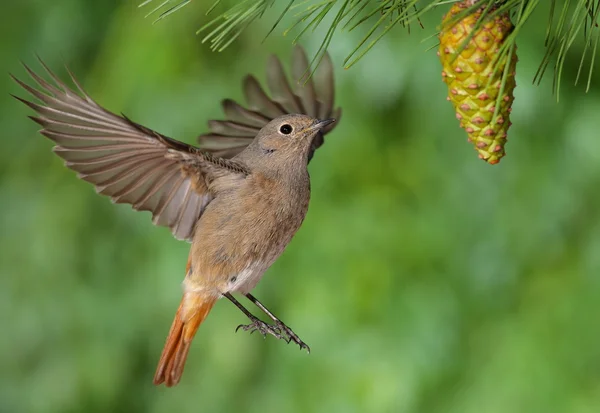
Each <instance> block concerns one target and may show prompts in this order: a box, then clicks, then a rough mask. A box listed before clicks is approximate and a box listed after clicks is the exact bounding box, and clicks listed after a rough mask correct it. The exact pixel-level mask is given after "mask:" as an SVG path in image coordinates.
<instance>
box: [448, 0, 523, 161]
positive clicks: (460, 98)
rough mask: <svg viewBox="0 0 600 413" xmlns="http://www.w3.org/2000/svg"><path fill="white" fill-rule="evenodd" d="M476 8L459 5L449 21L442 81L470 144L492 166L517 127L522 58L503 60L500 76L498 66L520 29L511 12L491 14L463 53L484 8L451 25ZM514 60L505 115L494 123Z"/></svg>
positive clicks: (503, 108) (466, 3)
mask: <svg viewBox="0 0 600 413" xmlns="http://www.w3.org/2000/svg"><path fill="white" fill-rule="evenodd" d="M471 4H472V0H465V1H462V2H460V3H456V4H454V5H453V6H452V8H451V9H450V11H449V12H448V13H447V14H446V15H445V16H444V18H443V20H442V31H441V33H440V48H439V51H438V56H439V57H440V60H441V62H442V67H443V71H442V77H443V79H444V82H446V84H447V85H448V98H447V99H448V100H449V101H451V102H452V105H453V106H454V109H455V110H456V117H457V118H458V120H459V121H460V127H461V128H464V129H465V130H466V131H467V134H468V136H469V138H468V141H469V142H472V143H473V145H474V146H475V149H476V150H477V152H479V157H480V158H481V159H483V160H485V161H486V162H488V163H490V164H496V163H498V162H500V159H501V158H502V157H503V156H504V154H505V151H504V145H505V144H506V140H507V139H506V136H507V132H508V128H509V127H510V125H511V123H510V111H511V106H512V103H513V101H514V96H513V91H514V89H515V87H516V83H515V68H516V64H517V56H516V53H512V56H511V54H510V53H508V54H507V55H505V56H504V57H502V59H501V61H500V64H499V65H498V68H497V70H496V72H494V67H493V61H494V59H495V58H496V56H497V55H498V53H499V51H500V47H501V46H502V44H503V43H504V41H506V38H507V37H508V35H509V34H510V33H511V31H512V30H513V28H514V26H513V24H512V22H511V21H510V16H509V14H508V12H506V13H502V14H500V15H497V16H495V17H493V18H490V17H489V14H490V13H491V12H493V10H491V11H490V13H488V17H486V18H485V21H484V22H483V24H481V25H480V27H479V28H478V29H477V32H476V33H474V34H473V36H472V37H471V39H470V40H469V41H468V43H467V44H466V45H465V46H464V48H463V49H462V50H460V48H461V47H462V46H463V43H464V41H465V40H466V39H467V38H468V37H469V35H470V34H471V32H472V31H473V30H474V28H475V25H476V23H477V21H478V20H479V19H480V18H481V14H482V11H483V8H479V9H477V10H476V11H475V12H474V13H472V14H469V15H467V16H465V17H464V18H462V19H461V20H458V21H457V22H456V23H455V24H451V23H452V20H453V19H455V16H456V15H457V14H458V13H460V12H461V11H463V10H464V9H466V8H468V7H469V6H470V5H471ZM515 50H516V49H515ZM457 53H458V54H457ZM509 59H510V61H509V62H508V64H509V68H508V76H507V79H506V84H505V86H504V90H503V93H502V97H501V101H500V102H501V103H500V105H501V106H500V110H499V112H498V116H497V118H496V119H495V121H494V123H493V124H492V117H493V116H494V111H495V110H496V102H497V98H498V94H499V92H500V88H501V84H502V76H503V74H504V71H505V68H506V64H507V61H508V60H509ZM490 77H491V78H492V79H491V82H490ZM488 84H489V86H487V85H488Z"/></svg>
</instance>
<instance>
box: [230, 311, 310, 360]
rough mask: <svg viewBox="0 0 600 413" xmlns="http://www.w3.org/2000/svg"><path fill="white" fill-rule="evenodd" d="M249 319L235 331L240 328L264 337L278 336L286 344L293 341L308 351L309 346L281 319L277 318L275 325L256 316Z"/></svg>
mask: <svg viewBox="0 0 600 413" xmlns="http://www.w3.org/2000/svg"><path fill="white" fill-rule="evenodd" d="M251 320H252V322H251V323H250V324H240V325H239V326H237V328H236V329H235V331H236V333H237V331H238V330H239V329H240V328H241V329H242V330H244V331H250V334H252V333H254V332H255V331H258V332H259V333H260V334H262V336H263V337H265V338H266V337H267V334H270V335H272V336H273V337H275V338H278V339H279V340H283V341H285V342H286V343H288V344H289V343H291V342H292V341H293V342H294V343H296V344H298V346H300V350H302V349H306V351H307V352H308V353H310V347H308V345H307V344H306V343H305V342H304V341H302V340H300V337H298V335H297V334H296V333H294V332H293V331H292V329H291V328H289V327H288V326H286V325H285V324H284V323H283V322H282V321H279V320H278V321H276V323H275V325H273V324H269V323H265V322H264V321H262V320H259V319H258V318H252V319H251Z"/></svg>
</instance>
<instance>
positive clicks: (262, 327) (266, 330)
mask: <svg viewBox="0 0 600 413" xmlns="http://www.w3.org/2000/svg"><path fill="white" fill-rule="evenodd" d="M223 297H225V298H227V299H228V300H229V301H231V302H232V303H233V304H235V306H236V307H237V308H239V309H240V310H241V311H242V312H243V313H244V314H246V316H247V317H248V318H249V319H250V321H252V322H251V323H250V324H240V325H239V326H237V328H236V329H235V331H236V332H237V331H238V330H239V329H240V328H241V329H242V330H244V331H248V330H250V334H252V333H254V332H255V331H258V332H259V333H261V334H262V335H263V337H266V335H267V334H271V335H272V336H273V337H277V338H278V339H280V340H281V339H285V337H283V336H282V335H281V329H280V328H279V327H278V326H274V325H271V324H268V323H265V322H264V321H262V320H260V319H258V318H257V317H256V316H254V314H252V313H251V312H250V311H248V310H247V309H246V308H245V307H244V306H243V305H242V304H241V303H240V302H239V301H238V300H236V299H235V298H233V296H232V295H231V294H230V293H225V294H223Z"/></svg>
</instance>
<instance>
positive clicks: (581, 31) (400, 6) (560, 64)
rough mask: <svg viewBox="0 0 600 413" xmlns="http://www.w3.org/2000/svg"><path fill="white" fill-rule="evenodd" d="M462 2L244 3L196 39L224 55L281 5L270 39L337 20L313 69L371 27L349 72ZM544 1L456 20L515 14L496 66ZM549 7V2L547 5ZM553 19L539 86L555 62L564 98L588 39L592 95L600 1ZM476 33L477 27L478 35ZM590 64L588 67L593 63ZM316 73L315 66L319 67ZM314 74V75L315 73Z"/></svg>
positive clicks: (565, 1) (175, 5)
mask: <svg viewBox="0 0 600 413" xmlns="http://www.w3.org/2000/svg"><path fill="white" fill-rule="evenodd" d="M190 1H191V0H146V1H144V2H143V3H142V4H140V7H142V6H147V5H148V4H149V3H153V2H154V3H157V4H158V5H157V6H156V7H155V8H154V9H152V10H151V11H150V12H149V13H148V16H150V15H158V17H157V19H156V20H155V21H158V20H161V19H163V18H165V17H167V16H168V15H170V14H172V13H173V12H175V11H177V10H179V9H181V8H182V7H183V6H185V5H187V4H188V3H190ZM456 1H458V0H302V1H298V0H281V1H280V2H279V1H276V0H242V1H240V2H237V3H236V4H234V5H233V6H230V7H229V8H226V10H225V11H224V12H222V13H220V14H219V15H217V16H216V17H213V18H212V19H211V20H210V21H209V22H208V23H206V24H205V25H204V26H202V27H201V28H200V29H199V30H198V32H197V34H200V33H203V34H204V37H203V39H202V42H209V43H210V47H211V49H213V50H215V51H222V50H224V49H225V48H226V47H227V46H229V45H230V44H231V43H232V42H233V41H235V39H236V38H237V37H238V36H239V35H240V34H241V33H242V32H244V30H245V29H246V28H247V27H248V26H249V25H250V24H251V23H252V22H254V21H255V20H257V19H260V18H261V17H262V16H263V15H264V13H265V12H266V11H267V10H268V9H269V8H271V7H273V6H275V4H276V3H277V4H281V5H282V10H281V12H280V14H279V17H278V18H277V19H276V21H275V22H274V24H273V26H272V27H271V29H270V30H269V32H268V33H267V35H266V36H269V35H270V34H271V33H272V32H273V31H274V30H275V29H276V28H277V27H278V26H279V24H280V23H281V21H282V19H283V18H284V17H285V16H287V15H291V16H292V18H293V23H292V24H291V25H290V27H288V28H286V29H285V30H284V31H283V33H284V35H287V34H289V33H291V32H292V31H294V30H298V34H297V35H296V36H295V37H294V39H293V41H292V43H296V42H298V40H299V39H300V38H301V37H302V36H303V35H304V34H305V33H306V32H308V31H309V30H310V31H314V30H315V29H316V28H317V27H319V26H320V25H321V24H322V23H323V20H325V18H326V17H328V16H330V15H332V16H333V21H332V23H331V25H330V27H329V28H328V30H327V32H326V34H325V37H324V39H323V41H322V43H321V47H320V48H319V50H318V51H317V53H316V55H315V56H314V58H313V63H314V62H315V60H316V61H320V58H321V57H322V56H323V54H324V53H325V51H326V50H327V47H328V46H329V44H330V43H331V40H332V38H333V36H334V35H335V34H336V33H337V32H343V31H352V30H355V29H356V28H358V27H359V26H360V27H364V26H366V27H367V28H368V29H367V31H366V33H365V35H364V36H363V38H362V39H361V41H360V42H359V43H358V45H357V46H356V47H355V48H354V49H353V50H352V51H351V52H350V53H349V55H348V56H347V57H346V59H345V60H344V68H346V69H348V68H350V67H352V66H353V65H354V64H356V62H358V61H359V60H361V59H362V58H363V57H364V56H365V55H366V54H367V53H368V52H369V51H370V50H371V49H372V48H373V47H374V46H375V45H376V44H377V42H378V41H379V40H381V39H382V38H383V37H384V36H385V35H386V34H387V33H389V31H390V30H392V29H393V28H395V27H398V26H400V27H404V28H407V29H408V30H409V31H410V27H411V25H414V24H415V23H417V24H419V25H420V27H423V26H422V24H421V18H422V17H423V16H424V15H425V14H426V13H428V12H429V11H431V10H433V9H435V8H437V7H448V6H449V5H451V4H452V3H455V2H456ZM541 1H542V0H472V1H471V3H472V5H471V6H470V7H469V8H467V9H466V10H465V11H464V13H461V14H460V15H457V16H456V19H457V20H458V19H461V18H463V17H464V16H465V15H467V14H468V13H472V12H473V11H474V10H476V9H477V8H483V9H484V12H483V13H482V19H480V20H479V21H478V23H477V25H481V24H483V20H484V18H483V17H485V16H487V17H488V18H493V17H494V16H496V15H499V14H501V13H504V12H506V11H510V12H511V14H512V16H513V22H514V24H515V29H514V31H513V32H512V33H511V34H510V36H509V37H508V39H507V41H506V42H505V43H504V44H503V45H502V47H501V51H500V54H499V56H498V58H497V59H496V62H495V63H498V62H500V61H502V60H503V58H504V57H506V56H507V54H509V53H514V50H515V44H516V42H517V39H518V35H519V32H520V31H521V29H522V28H523V27H524V25H525V24H526V22H527V21H528V20H529V18H530V17H531V16H532V14H533V13H534V11H535V10H536V9H537V7H538V6H539V5H540V3H541ZM543 1H548V0H543ZM549 1H550V16H549V19H548V29H547V34H546V39H545V47H546V53H545V55H544V58H543V59H542V62H541V64H540V67H539V69H538V71H537V73H536V75H535V78H534V83H538V84H539V82H540V81H541V79H542V77H543V75H544V74H545V72H546V70H547V69H548V67H549V66H550V64H551V63H552V62H553V61H554V82H553V89H554V92H555V93H556V95H557V98H558V97H559V85H560V83H561V79H562V74H563V68H564V64H565V61H566V57H567V55H568V52H569V51H570V49H571V47H572V46H573V44H574V42H575V40H576V39H577V38H578V36H582V37H583V39H584V49H583V52H582V56H581V59H580V64H579V69H578V72H577V76H576V79H575V84H577V83H578V82H579V81H580V80H581V79H582V78H584V77H587V82H586V83H587V85H586V91H589V88H590V82H591V79H592V72H593V68H594V63H595V59H596V51H597V48H598V43H599V31H600V28H599V27H598V19H599V15H600V0H549ZM220 5H221V0H216V1H215V3H214V4H213V5H212V6H211V7H210V8H209V10H208V11H207V13H206V14H207V15H210V14H212V12H213V11H214V10H215V9H216V8H217V7H218V6H220ZM476 30H477V27H476V28H475V30H474V31H476ZM588 61H589V63H587V64H586V62H588ZM314 67H315V68H316V65H315V66H314ZM313 70H314V69H313Z"/></svg>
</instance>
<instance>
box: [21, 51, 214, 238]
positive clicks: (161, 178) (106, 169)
mask: <svg viewBox="0 0 600 413" xmlns="http://www.w3.org/2000/svg"><path fill="white" fill-rule="evenodd" d="M40 63H41V64H42V65H43V67H44V69H45V70H46V72H47V73H48V75H49V76H50V77H51V78H52V79H53V80H54V84H52V83H50V82H47V81H46V80H44V79H43V78H42V77H40V76H38V75H37V74H36V73H34V72H33V71H32V70H31V69H30V68H29V67H27V66H26V65H24V66H25V69H26V70H27V72H28V73H29V75H30V76H31V78H32V79H33V80H34V81H35V82H36V83H37V85H38V86H39V90H38V89H36V88H33V87H31V86H29V85H27V84H26V83H24V82H22V81H21V80H19V79H17V78H16V77H14V76H12V77H13V79H14V80H15V81H16V82H17V83H18V84H19V85H20V86H22V87H23V88H24V89H25V90H27V91H28V92H29V93H30V94H31V95H32V96H33V97H35V98H36V99H38V100H39V101H40V103H34V102H30V101H28V100H25V99H22V98H19V97H17V96H15V98H17V99H18V100H20V101H21V102H23V103H25V104H26V105H27V106H29V107H30V108H32V109H33V110H35V111H36V112H37V116H31V119H33V120H34V121H35V122H37V123H39V124H40V125H41V126H42V128H43V129H42V130H41V131H40V133H41V134H42V135H44V136H46V137H48V138H49V139H51V140H52V141H54V142H55V143H56V146H55V147H54V152H55V153H56V154H57V155H58V156H60V157H61V158H63V159H64V160H65V165H66V166H67V167H68V168H70V169H72V170H74V171H76V172H77V175H78V177H79V178H81V179H83V180H85V181H88V182H90V183H92V184H93V185H94V186H95V187H96V191H97V192H98V193H100V194H103V195H107V196H109V197H110V198H111V199H112V201H113V202H116V203H128V204H131V206H132V207H133V208H134V209H136V210H138V211H150V212H151V213H152V218H153V222H154V224H156V225H160V226H165V227H169V228H170V229H171V232H172V233H173V235H174V236H175V238H177V239H185V240H188V241H191V238H192V237H193V233H194V228H195V224H196V222H197V221H198V218H199V217H200V215H201V214H202V212H203V211H204V209H205V207H206V205H207V204H208V203H209V202H210V201H211V199H212V195H211V193H210V192H209V191H208V189H207V183H206V179H205V178H206V177H205V176H203V173H202V171H201V170H199V169H198V168H192V169H190V168H189V166H188V165H186V164H183V163H181V162H180V161H179V160H178V159H177V158H176V157H173V156H169V153H171V154H172V153H177V152H181V153H197V151H196V148H194V147H192V146H190V145H187V144H185V143H182V142H178V141H176V140H174V139H170V138H167V137H166V136H163V135H161V134H159V133H157V132H154V131H153V130H151V129H148V128H145V127H143V126H141V125H139V124H137V123H134V122H132V121H130V120H129V119H127V118H126V117H121V116H117V115H115V114H114V113H111V112H109V111H107V110H106V109H104V108H102V107H101V106H100V105H98V104H97V103H96V102H94V101H93V100H92V99H91V98H90V97H89V96H88V95H87V94H86V93H85V91H84V90H83V89H82V88H81V86H80V85H79V83H78V82H77V80H76V79H75V78H74V76H73V75H72V74H71V73H70V72H69V74H70V75H71V79H72V81H73V83H74V84H75V85H76V86H77V88H78V89H79V92H80V94H78V93H76V92H75V91H73V90H72V89H70V88H69V87H68V86H67V85H65V84H64V83H63V82H62V81H61V80H60V79H59V78H58V77H57V76H56V75H55V74H54V73H52V72H51V71H50V69H49V68H48V67H47V66H46V65H45V64H44V63H43V62H42V61H41V60H40ZM196 156H197V157H198V159H199V160H198V162H200V163H201V162H208V163H214V162H213V161H214V159H208V158H206V157H203V156H202V155H201V154H196ZM215 167H218V165H217V166H215Z"/></svg>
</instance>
